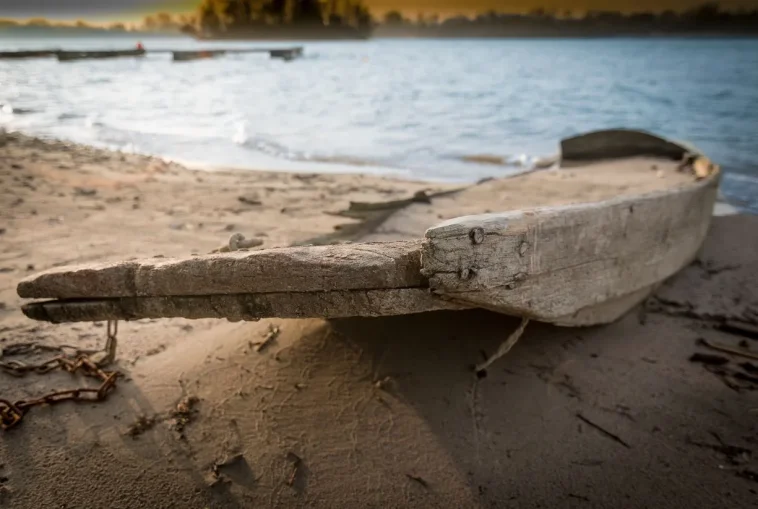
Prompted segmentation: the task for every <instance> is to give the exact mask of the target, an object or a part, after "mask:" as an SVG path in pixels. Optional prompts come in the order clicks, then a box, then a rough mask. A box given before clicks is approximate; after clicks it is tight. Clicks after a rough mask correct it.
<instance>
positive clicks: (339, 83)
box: [0, 37, 758, 212]
mask: <svg viewBox="0 0 758 509" xmlns="http://www.w3.org/2000/svg"><path fill="white" fill-rule="evenodd" d="M143 42H144V43H145V45H146V46H147V48H148V49H150V48H153V49H155V48H159V47H160V48H177V49H190V48H195V47H199V46H201V44H200V43H196V42H195V41H192V40H188V39H179V38H177V39H159V38H155V39H148V40H145V41H143ZM135 43H136V41H135V40H134V39H130V38H123V39H122V38H113V37H111V38H103V39H72V38H67V39H57V40H53V39H49V40H30V39H14V40H9V39H5V40H2V39H0V50H3V49H19V48H25V49H27V48H33V47H37V48H39V47H51V46H52V47H65V48H67V49H69V48H82V49H84V48H121V49H123V48H128V47H131V46H133V45H134V44H135ZM255 45H259V46H260V45H271V44H252V43H251V44H239V43H237V44H230V43H219V44H218V46H224V47H229V46H239V47H249V46H255ZM275 45H279V46H280V45H281V44H275ZM202 46H203V47H211V46H214V44H208V43H202ZM305 46H306V52H305V58H303V59H300V60H296V61H294V62H289V63H287V62H282V61H279V60H270V59H269V58H268V57H267V56H264V55H256V54H240V55H228V56H225V57H222V58H219V59H214V60H201V61H195V62H189V63H172V62H171V61H170V55H151V56H149V57H147V58H144V59H123V60H104V61H95V60H91V61H82V62H74V63H59V62H57V61H56V60H54V59H44V60H26V61H0V105H2V106H0V126H2V125H5V126H6V127H8V128H11V129H18V130H21V131H23V132H28V133H33V134H38V135H43V136H54V137H58V138H65V139H71V140H74V141H79V142H84V143H90V144H96V145H104V146H108V147H112V148H117V149H121V150H127V151H136V152H142V153H151V154H157V155H162V156H167V157H170V158H174V159H178V160H182V161H189V162H195V163H207V164H210V165H214V166H232V167H244V168H262V169H280V170H314V171H355V170H356V169H358V170H359V171H367V172H380V173H388V174H395V175H404V176H408V177H413V178H419V179H429V180H468V181H471V180H475V179H478V178H481V177H484V176H491V175H503V174H508V173H513V172H515V171H519V168H520V167H522V165H523V164H529V162H530V161H531V160H533V158H535V157H537V156H542V155H549V154H553V153H556V152H557V148H558V141H559V140H560V139H561V138H563V137H566V136H570V135H573V134H577V133H581V132H584V131H590V130H595V129H599V128H610V127H631V128H640V129H646V130H650V131H653V132H656V133H659V134H662V135H665V136H669V137H672V138H675V139H684V140H687V141H690V142H692V143H694V144H695V145H696V146H698V147H699V148H701V149H702V150H704V151H705V152H706V153H707V154H709V155H710V156H711V157H712V158H713V159H714V160H716V161H717V162H718V163H720V164H721V165H722V167H723V168H724V169H725V171H726V178H725V182H724V190H725V193H726V194H727V196H728V197H729V198H730V199H731V200H732V201H734V202H736V203H737V204H738V205H740V206H742V207H744V208H747V209H750V210H753V211H756V212H758V163H756V161H758V40H756V39H752V40H751V39H676V38H674V39H587V40H577V39H573V40H556V39H544V40H532V39H523V40H522V39H513V40H374V41H369V42H325V43H306V44H305ZM480 154H487V155H495V156H501V157H503V158H504V160H506V161H508V162H509V164H507V165H503V166H493V165H484V164H476V163H470V162H464V161H463V160H461V158H462V157H464V156H471V155H480Z"/></svg>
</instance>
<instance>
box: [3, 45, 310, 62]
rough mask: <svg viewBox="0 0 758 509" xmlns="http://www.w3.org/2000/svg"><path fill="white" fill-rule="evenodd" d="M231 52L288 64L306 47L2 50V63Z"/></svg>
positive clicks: (203, 56) (187, 58)
mask: <svg viewBox="0 0 758 509" xmlns="http://www.w3.org/2000/svg"><path fill="white" fill-rule="evenodd" d="M232 53H268V54H269V56H270V57H271V58H277V59H281V60H285V61H289V60H294V59H295V58H298V57H300V56H302V54H303V47H302V46H294V47H288V48H244V49H243V48H230V49H216V48H214V49H200V50H173V49H151V50H147V49H129V50H107V51H65V50H60V49H42V50H26V51H0V60H22V59H30V58H54V57H55V58H57V59H58V60H59V61H60V62H71V61H76V60H93V59H110V58H127V57H132V58H137V57H142V56H145V55H147V54H170V55H172V60H173V61H174V62H188V61H191V60H200V59H206V58H215V57H218V56H222V55H226V54H232Z"/></svg>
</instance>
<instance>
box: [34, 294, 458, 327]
mask: <svg viewBox="0 0 758 509" xmlns="http://www.w3.org/2000/svg"><path fill="white" fill-rule="evenodd" d="M466 307H467V306H465V305H461V304H456V303H453V302H446V301H444V300H442V299H438V298H435V297H434V296H432V295H431V294H430V293H429V291H428V290H426V289H421V288H406V289H384V290H342V291H331V292H281V293H266V294H237V295H198V296H176V297H123V298H111V299H81V300H75V301H65V300H64V301H47V302H32V303H29V304H25V305H24V306H23V307H22V310H23V312H24V314H25V315H26V316H27V317H29V318H32V319H34V320H41V321H46V322H53V323H64V322H100V321H105V320H137V319H141V318H190V319H200V318H223V319H228V320H231V321H238V320H248V321H251V320H259V319H261V318H273V317H277V318H313V317H319V318H346V317H351V316H364V317H369V316H392V315H406V314H413V313H422V312H425V311H435V310H440V309H450V310H455V309H465V308H466Z"/></svg>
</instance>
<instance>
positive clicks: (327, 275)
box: [18, 241, 426, 299]
mask: <svg viewBox="0 0 758 509" xmlns="http://www.w3.org/2000/svg"><path fill="white" fill-rule="evenodd" d="M420 248H421V241H401V242H386V243H374V244H372V243H368V244H343V245H334V246H309V247H295V248H281V249H266V250H260V251H249V252H232V253H224V254H214V255H206V256H197V257H192V258H185V259H162V258H151V259H147V260H138V261H127V262H121V263H115V264H99V265H98V264H96V265H86V266H81V267H62V268H57V269H53V270H50V271H47V272H43V273H41V274H37V275H34V276H31V277H29V278H26V279H24V280H23V281H21V282H20V283H19V285H18V294H19V296H21V297H26V298H56V299H76V298H94V297H103V298H109V297H160V296H174V295H180V296H189V295H221V294H243V293H246V294H253V293H272V292H288V291H289V292H309V291H317V292H324V291H333V290H356V289H360V290H373V289H383V288H413V287H423V286H426V282H425V280H424V278H423V277H422V276H421V272H420V268H421V265H420V258H421V256H420Z"/></svg>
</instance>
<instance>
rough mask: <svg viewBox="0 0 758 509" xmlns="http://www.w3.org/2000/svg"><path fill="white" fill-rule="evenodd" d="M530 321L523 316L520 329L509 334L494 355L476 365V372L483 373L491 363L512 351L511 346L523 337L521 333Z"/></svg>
mask: <svg viewBox="0 0 758 509" xmlns="http://www.w3.org/2000/svg"><path fill="white" fill-rule="evenodd" d="M528 323H529V319H528V318H522V319H521V325H519V326H518V329H516V330H515V331H513V332H512V333H511V335H510V336H508V339H506V340H505V341H503V343H502V344H501V345H500V346H499V347H498V349H497V351H496V352H495V353H494V355H492V356H491V357H490V358H489V359H487V360H486V361H484V362H482V363H481V364H478V365H477V366H476V372H477V373H481V372H483V371H484V370H486V369H487V368H488V367H490V365H491V364H492V363H493V362H495V361H496V360H498V359H499V358H500V357H502V356H503V355H505V354H507V353H508V352H510V350H511V348H513V345H515V344H516V342H518V340H519V338H521V335H522V334H523V333H524V329H525V328H526V325H527V324H528Z"/></svg>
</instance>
